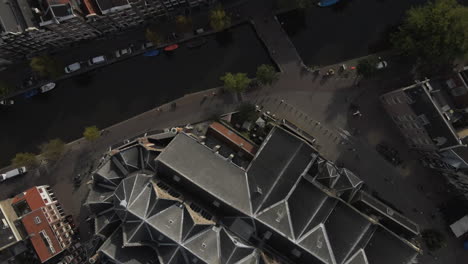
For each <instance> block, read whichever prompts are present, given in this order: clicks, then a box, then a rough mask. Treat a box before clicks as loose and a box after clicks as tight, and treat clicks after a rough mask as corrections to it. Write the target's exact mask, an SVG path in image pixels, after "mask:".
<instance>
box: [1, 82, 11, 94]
mask: <svg viewBox="0 0 468 264" xmlns="http://www.w3.org/2000/svg"><path fill="white" fill-rule="evenodd" d="M12 90H13V87H12V86H11V85H10V84H9V83H7V82H5V81H0V97H3V96H6V95H8V94H9V93H10V92H11V91H12Z"/></svg>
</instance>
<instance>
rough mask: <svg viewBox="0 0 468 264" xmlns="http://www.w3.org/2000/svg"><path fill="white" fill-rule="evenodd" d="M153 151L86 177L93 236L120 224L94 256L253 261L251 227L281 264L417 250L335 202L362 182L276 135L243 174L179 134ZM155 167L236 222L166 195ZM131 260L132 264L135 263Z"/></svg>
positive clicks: (357, 260) (386, 256) (349, 263)
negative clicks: (211, 199) (210, 199)
mask: <svg viewBox="0 0 468 264" xmlns="http://www.w3.org/2000/svg"><path fill="white" fill-rule="evenodd" d="M160 151H162V152H161V153H160V154H159V152H157V153H156V152H154V153H153V151H151V150H149V149H146V148H145V147H144V146H142V145H141V144H133V145H129V146H126V147H124V148H122V149H120V150H117V151H115V152H114V153H113V155H112V156H111V157H109V158H107V159H106V160H105V161H104V162H103V164H102V165H101V167H99V168H98V169H97V170H96V172H95V174H94V176H93V178H94V183H95V185H94V187H93V189H92V190H91V194H90V195H89V197H88V200H87V203H86V204H87V205H88V206H89V208H90V210H91V212H92V214H93V215H94V216H95V229H96V233H97V234H99V235H101V236H104V237H108V236H110V234H111V231H112V230H115V228H116V226H118V225H121V229H118V231H116V232H117V233H115V232H114V233H113V234H112V235H111V236H110V237H108V239H107V240H106V242H105V243H104V244H103V246H102V247H101V249H100V252H101V253H102V254H103V255H106V256H107V257H109V258H111V259H116V261H118V262H119V261H120V262H122V263H127V262H126V261H129V260H128V259H127V258H126V256H121V255H119V254H120V252H116V250H115V249H116V248H119V247H122V246H124V247H125V248H132V249H133V248H141V247H144V246H148V245H151V246H152V247H153V248H154V249H155V252H157V255H158V260H159V262H160V263H189V262H190V263H192V262H193V260H197V261H200V263H216V264H218V263H219V264H221V263H223V264H224V263H229V264H230V263H233V264H234V263H237V264H239V263H263V262H262V261H264V260H262V259H264V258H265V256H266V255H265V254H264V253H265V252H264V251H262V250H260V249H258V248H256V247H255V246H256V244H251V243H255V242H254V241H255V240H251V237H252V236H254V235H260V234H256V232H260V229H259V230H256V228H259V227H258V226H261V228H262V229H261V230H264V228H267V230H270V231H271V232H272V233H273V234H274V235H275V240H277V241H275V242H278V243H279V242H281V243H282V244H281V245H282V247H279V248H278V247H276V248H274V251H271V252H270V251H268V252H267V253H268V255H269V256H277V257H278V258H279V259H284V258H286V259H288V261H291V262H294V260H293V259H291V253H290V250H291V248H295V250H296V251H297V252H296V254H295V255H297V256H301V255H305V256H306V257H305V258H304V259H307V260H309V261H308V263H322V264H368V263H373V264H374V263H375V264H386V263H387V262H388V261H392V262H388V263H409V260H410V259H412V257H413V256H414V255H416V254H417V252H418V250H417V248H416V247H414V246H412V245H411V244H410V243H409V242H407V241H404V240H403V239H401V238H399V237H398V236H396V235H395V234H393V233H391V232H389V231H387V229H384V228H382V227H381V226H380V225H378V224H376V223H375V221H374V220H371V219H370V218H369V217H368V216H366V215H364V214H362V213H361V212H359V211H357V209H355V208H354V207H352V206H351V205H349V204H348V203H346V202H344V201H343V200H342V199H340V195H344V193H346V192H348V191H349V192H348V194H350V193H353V194H354V193H356V192H357V191H358V190H359V188H360V186H361V185H362V181H361V180H360V179H359V178H358V177H357V176H356V175H354V174H353V173H352V172H350V171H348V170H346V169H338V168H336V166H334V165H333V164H332V163H330V162H327V161H325V160H323V159H322V158H320V157H319V156H318V154H317V153H316V152H315V151H314V149H313V148H312V147H311V146H310V145H308V144H307V143H305V142H304V141H303V140H302V139H300V138H298V137H296V136H295V135H293V134H291V133H290V132H287V131H285V130H283V129H281V128H274V129H273V130H272V132H271V133H270V135H269V136H268V138H267V139H266V141H265V142H264V144H263V145H262V146H261V147H260V149H259V151H258V152H257V155H256V157H255V158H254V159H253V161H252V163H251V165H250V167H249V168H248V170H247V172H246V171H244V170H243V169H241V168H239V167H237V166H236V165H234V164H232V163H231V162H230V161H228V160H226V159H225V158H223V157H221V156H219V155H218V154H216V153H214V152H213V151H212V150H211V149H209V148H207V147H205V146H204V145H202V144H201V143H199V142H197V141H196V140H195V139H194V138H192V137H191V136H189V135H186V134H184V133H180V134H178V135H177V136H176V137H175V138H174V139H173V140H172V141H171V142H170V143H169V144H168V145H167V146H166V148H165V149H164V150H160ZM151 153H153V154H151ZM155 153H156V154H155ZM149 157H152V158H155V160H156V163H155V164H156V166H148V164H149V163H151V164H153V161H152V160H151V158H149ZM159 166H166V167H167V168H170V169H172V170H173V171H174V173H175V174H178V176H180V177H183V178H184V179H185V180H189V181H190V182H192V183H194V184H195V185H196V186H197V187H198V188H200V190H198V191H199V192H200V193H199V195H200V196H203V195H205V194H204V193H202V192H207V193H209V194H211V195H213V196H215V197H216V198H217V199H219V201H221V202H223V203H224V204H226V205H227V206H231V207H233V208H235V209H237V210H238V211H239V212H240V213H241V214H243V215H240V216H238V215H236V216H232V215H229V216H227V217H224V216H223V215H221V214H220V212H217V213H218V214H217V217H216V218H214V217H212V216H211V214H209V213H207V211H205V210H204V209H203V207H202V206H201V205H199V204H197V203H196V202H197V201H195V200H193V199H197V195H194V194H193V193H190V195H191V196H190V197H189V196H186V195H185V194H184V193H185V192H186V191H187V190H185V189H184V186H179V185H177V186H179V187H178V188H179V189H177V190H176V189H174V188H173V187H171V185H170V184H168V183H166V182H165V181H166V180H168V179H167V178H162V176H161V175H159V174H158V173H163V172H162V171H161V172H160V170H159V169H158V168H159ZM155 167H157V168H155ZM312 168H313V169H312ZM155 171H156V172H155ZM155 173H157V174H155ZM171 173H172V172H171ZM246 174H247V175H246ZM327 175H328V176H327ZM247 176H248V177H247ZM319 177H320V179H318V178H319ZM327 179H332V180H327ZM323 180H325V181H323ZM247 181H248V182H247ZM324 184H325V185H324ZM249 186H250V189H249ZM252 186H255V188H252ZM333 186H335V187H339V189H340V190H335V189H333ZM190 191H192V192H193V190H190ZM255 195H257V196H255ZM251 202H252V204H254V207H255V208H257V209H258V210H255V211H256V212H253V211H252V210H251ZM219 220H220V221H219ZM256 226H257V227H256ZM261 232H265V231H261ZM257 239H258V238H257ZM263 243H266V244H267V245H268V243H270V242H268V241H264V242H263ZM273 244H274V243H273ZM273 244H272V245H271V246H272V247H275V246H274V245H273ZM262 248H263V247H262ZM385 248H389V251H388V252H387V251H386V250H385ZM284 250H287V252H284ZM400 250H401V252H399V251H400ZM128 254H134V253H132V252H130V251H129V252H128ZM135 259H136V260H135V261H137V262H133V263H141V264H144V263H145V262H139V261H140V260H138V258H135ZM143 261H144V260H143ZM405 261H406V262H405Z"/></svg>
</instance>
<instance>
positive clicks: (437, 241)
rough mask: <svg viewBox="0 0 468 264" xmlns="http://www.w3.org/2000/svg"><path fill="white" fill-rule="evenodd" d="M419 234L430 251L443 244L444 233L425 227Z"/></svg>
mask: <svg viewBox="0 0 468 264" xmlns="http://www.w3.org/2000/svg"><path fill="white" fill-rule="evenodd" d="M421 235H422V238H423V240H424V243H425V244H426V246H427V248H428V249H429V250H430V251H434V250H437V249H440V248H442V247H444V246H445V238H444V235H442V233H440V232H439V231H437V230H435V229H425V230H423V231H422V232H421Z"/></svg>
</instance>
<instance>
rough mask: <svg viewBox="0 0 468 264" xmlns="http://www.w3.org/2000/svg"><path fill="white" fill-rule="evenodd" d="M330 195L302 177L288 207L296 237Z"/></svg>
mask: <svg viewBox="0 0 468 264" xmlns="http://www.w3.org/2000/svg"><path fill="white" fill-rule="evenodd" d="M327 197H328V195H327V194H325V193H324V192H322V191H320V190H319V189H318V188H316V187H315V185H314V184H313V183H311V182H310V181H308V180H306V179H304V178H301V180H300V181H299V183H298V184H297V186H296V188H294V190H293V191H292V193H291V195H290V196H289V198H288V208H289V213H290V214H291V222H292V226H293V229H294V234H295V237H296V238H297V237H299V236H300V235H301V234H302V232H303V231H304V229H305V228H306V226H307V224H308V223H309V222H310V221H311V219H312V218H313V217H314V216H315V214H317V212H318V211H319V209H320V208H321V207H322V206H323V204H324V202H325V200H326V199H327Z"/></svg>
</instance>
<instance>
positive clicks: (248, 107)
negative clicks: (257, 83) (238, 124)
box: [237, 103, 260, 122]
mask: <svg viewBox="0 0 468 264" xmlns="http://www.w3.org/2000/svg"><path fill="white" fill-rule="evenodd" d="M237 110H238V111H239V112H238V115H239V119H240V120H241V121H242V122H244V121H255V120H256V119H257V118H258V117H259V116H260V114H259V113H258V112H257V111H256V109H255V105H253V104H251V103H242V104H241V105H240V106H239V108H237Z"/></svg>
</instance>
